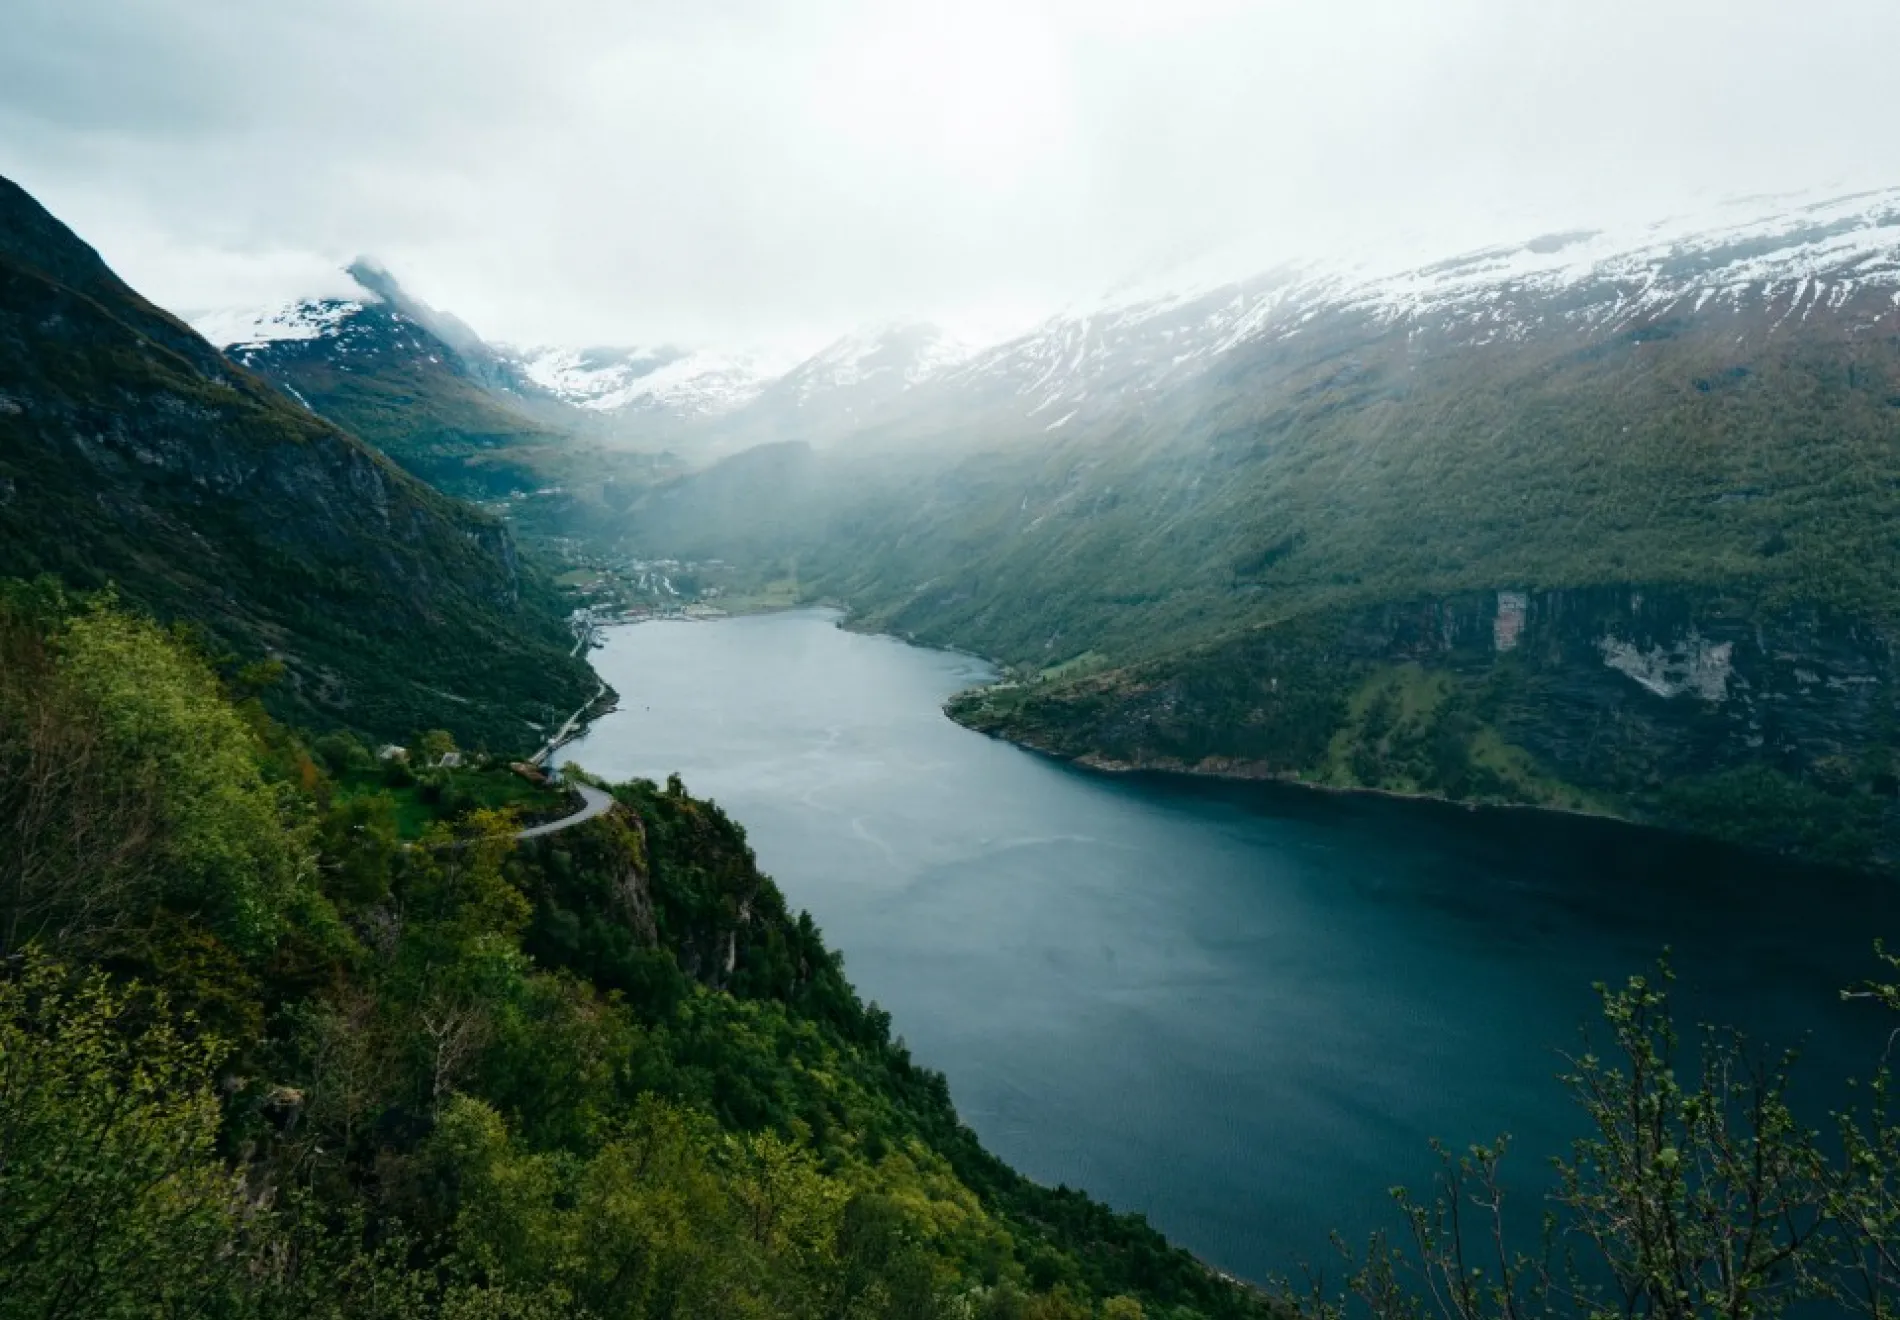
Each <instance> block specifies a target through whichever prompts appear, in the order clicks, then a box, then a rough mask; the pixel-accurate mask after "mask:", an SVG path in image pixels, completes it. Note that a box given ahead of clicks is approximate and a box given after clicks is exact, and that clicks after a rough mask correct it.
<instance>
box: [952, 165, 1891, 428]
mask: <svg viewBox="0 0 1900 1320" xmlns="http://www.w3.org/2000/svg"><path fill="white" fill-rule="evenodd" d="M1820 309H1826V310H1828V311H1830V312H1833V313H1843V312H1848V313H1851V314H1852V315H1856V316H1859V317H1862V318H1864V319H1866V320H1867V321H1868V323H1869V324H1872V323H1873V322H1874V321H1876V320H1877V321H1879V322H1881V323H1882V324H1893V323H1894V321H1895V319H1896V315H1897V313H1900V189H1889V190H1883V191H1879V192H1872V193H1862V194H1857V195H1855V196H1850V197H1844V198H1835V199H1829V200H1825V201H1802V202H1800V203H1797V204H1792V205H1790V204H1787V203H1782V204H1779V205H1777V204H1774V203H1772V202H1763V201H1760V200H1756V201H1753V202H1743V203H1736V204H1734V205H1732V206H1731V207H1729V208H1727V211H1726V213H1721V212H1718V213H1715V214H1712V215H1700V216H1692V217H1685V218H1680V219H1677V220H1674V221H1669V222H1663V223H1658V224H1653V225H1648V226H1644V227H1640V228H1636V229H1623V230H1602V231H1596V230H1592V231H1573V232H1568V233H1558V234H1550V235H1544V236H1541V237H1537V238H1533V239H1530V240H1528V241H1525V242H1522V243H1517V244H1510V245H1504V246H1498V247H1491V248H1487V249H1484V250H1481V251H1477V252H1472V253H1468V254H1465V255H1462V256H1458V257H1454V258H1452V259H1449V260H1444V261H1438V262H1434V263H1429V264H1424V265H1417V266H1411V267H1399V268H1396V269H1394V268H1389V267H1387V268H1381V267H1378V266H1368V265H1359V266H1354V265H1348V264H1341V263H1305V264H1288V265H1284V266H1281V267H1279V268H1277V269H1274V270H1271V271H1268V272H1266V273H1263V274H1260V275H1256V276H1254V277H1251V278H1247V279H1240V280H1233V281H1226V282H1222V281H1219V280H1211V281H1210V280H1193V279H1186V280H1183V281H1182V283H1181V285H1180V286H1179V287H1177V288H1174V289H1172V290H1170V289H1168V288H1167V286H1166V284H1165V282H1162V283H1159V284H1156V283H1150V284H1149V285H1148V286H1146V287H1144V288H1142V289H1140V290H1138V291H1135V292H1132V293H1128V294H1124V295H1122V296H1120V297H1118V298H1114V299H1109V300H1105V301H1104V302H1102V303H1101V304H1098V305H1096V306H1094V307H1091V308H1088V309H1086V310H1081V311H1075V312H1070V313H1065V314H1063V315H1059V316H1056V317H1053V318H1051V319H1050V320H1048V321H1046V322H1044V323H1043V324H1042V325H1041V326H1039V327H1037V328H1036V329H1034V330H1032V331H1031V332H1030V333H1028V334H1027V335H1024V336H1021V337H1019V338H1017V339H1015V340H1012V341H1010V342H1008V343H1005V344H1000V345H997V346H995V347H993V348H990V349H988V350H986V351H984V352H981V353H978V354H976V355H974V356H973V357H971V358H970V359H969V360H968V361H966V362H964V363H963V364H961V365H960V366H957V367H955V368H954V369H952V370H950V371H947V372H945V373H944V374H943V375H942V376H941V378H940V380H939V382H938V389H939V390H942V391H946V392H953V393H955V394H958V395H960V396H962V397H964V398H965V399H967V400H970V401H972V402H975V401H979V400H980V401H982V402H983V403H984V404H986V405H987V406H989V407H1000V408H1003V409H1005V410H1006V411H1008V412H1009V413H1011V414H1013V415H1014V416H1015V417H1016V418H1017V419H1018V422H1019V424H1033V425H1034V426H1035V427H1036V428H1038V429H1045V430H1055V429H1060V428H1061V427H1063V426H1066V425H1068V424H1069V423H1070V422H1071V421H1072V420H1073V419H1075V418H1076V417H1078V416H1087V415H1088V414H1090V413H1091V412H1098V411H1101V410H1104V409H1107V408H1110V407H1114V406H1117V405H1119V404H1123V403H1126V402H1127V401H1129V400H1130V399H1131V398H1134V397H1138V396H1140V395H1143V394H1150V393H1153V392H1156V391H1159V390H1162V389H1164V388H1166V387H1167V386H1169V385H1171V384H1177V383H1181V382H1184V381H1186V380H1189V379H1191V378H1193V377H1196V376H1198V375H1200V374H1202V373H1204V372H1207V371H1209V370H1211V369H1214V368H1215V367H1216V366H1218V365H1219V364H1221V363H1222V362H1224V361H1227V360H1230V358H1231V355H1233V354H1234V353H1235V352H1236V351H1237V350H1242V349H1246V348H1250V347H1252V348H1257V347H1260V346H1263V345H1270V344H1274V343H1285V342H1288V341H1292V340H1295V339H1297V338H1299V337H1302V336H1305V337H1309V338H1310V337H1316V336H1320V335H1327V334H1338V333H1340V332H1341V331H1342V330H1343V329H1344V328H1345V327H1347V326H1348V325H1350V326H1351V327H1352V328H1353V330H1354V331H1355V332H1356V333H1360V334H1366V335H1385V334H1391V333H1394V332H1399V333H1402V334H1403V335H1404V336H1406V337H1407V338H1408V339H1410V340H1412V341H1415V343H1416V345H1417V346H1418V347H1420V348H1421V349H1423V348H1425V347H1432V348H1440V349H1442V348H1448V347H1455V346H1465V347H1470V346H1479V345H1484V344H1491V343H1510V342H1523V341H1527V340H1530V339H1533V338H1535V337H1537V336H1538V335H1540V334H1543V333H1548V332H1564V333H1574V334H1583V335H1608V334H1615V333H1617V332H1619V331H1620V330H1627V329H1630V328H1633V327H1636V326H1638V325H1641V324H1648V323H1653V322H1659V321H1664V320H1668V319H1669V318H1676V317H1689V316H1695V315H1698V314H1709V315H1714V314H1718V313H1729V314H1742V313H1750V314H1761V313H1765V314H1766V315H1767V319H1768V328H1769V329H1774V328H1776V327H1788V326H1798V325H1799V324H1800V323H1801V322H1802V321H1803V320H1804V319H1805V318H1807V317H1809V316H1811V315H1813V314H1814V313H1815V312H1816V311H1817V310H1820Z"/></svg>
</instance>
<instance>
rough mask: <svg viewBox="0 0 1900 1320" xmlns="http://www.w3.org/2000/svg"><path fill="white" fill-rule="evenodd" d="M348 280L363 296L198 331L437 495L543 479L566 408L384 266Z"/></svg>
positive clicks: (206, 323)
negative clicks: (528, 385)
mask: <svg viewBox="0 0 1900 1320" xmlns="http://www.w3.org/2000/svg"><path fill="white" fill-rule="evenodd" d="M349 274H350V276H351V278H352V279H353V280H354V281H355V283H356V284H357V286H358V290H359V292H358V296H356V297H353V298H323V299H314V300H308V301H304V302H299V303H294V304H292V305H291V306H289V307H285V308H282V309H279V310H277V311H273V312H270V313H268V314H265V315H261V316H249V315H233V314H220V315H212V316H206V317H201V318H199V321H198V325H199V328H200V329H201V330H203V331H204V332H205V333H206V334H207V335H208V336H210V337H212V338H213V339H214V340H215V341H216V342H217V343H218V344H219V346H220V347H222V348H223V349H224V351H225V355H226V356H227V357H229V358H230V359H231V360H232V361H233V362H236V363H237V364H239V365H240V366H243V367H247V368H249V369H250V370H252V371H255V372H257V373H258V374H259V375H261V376H264V377H265V378H266V379H268V380H270V381H272V382H274V383H275V384H277V385H278V386H279V387H281V388H282V389H283V390H284V391H285V392H286V393H287V394H289V395H290V396H291V397H292V398H293V399H295V400H297V401H298V402H299V403H301V404H303V405H304V406H305V407H306V408H308V409H309V410H311V411H312V412H315V413H316V414H318V415H319V416H322V417H325V418H328V419H329V420H330V421H333V422H335V423H336V424H337V425H339V426H342V427H344V428H345V429H346V430H349V431H352V432H354V433H355V434H357V435H358V436H360V437H362V438H363V439H365V440H368V441H369V442H370V443H371V444H373V445H375V446H376V447H377V448H378V449H380V450H382V451H383V452H384V453H385V454H387V455H389V457H391V458H393V459H394V460H396V462H398V463H400V464H401V465H402V466H403V467H405V468H407V469H408V470H409V471H410V472H413V473H414V474H416V475H417V476H419V477H421V478H423V479H424V480H425V481H428V482H429V483H431V484H432V485H434V486H436V487H437V488H439V489H442V490H446V491H449V492H451V493H454V494H457V495H466V496H474V497H481V496H489V495H498V494H504V493H507V492H509V491H513V490H525V489H532V488H533V487H535V486H537V485H540V484H542V483H543V482H544V480H545V478H544V476H543V475H542V474H541V472H540V470H539V469H538V468H537V466H536V463H537V460H539V461H546V460H547V459H548V457H549V451H556V452H558V451H559V449H560V448H561V446H562V444H563V439H564V430H565V429H566V424H567V423H568V422H569V421H570V419H569V418H568V417H567V416H566V415H565V412H564V410H563V409H562V408H560V407H559V406H558V405H554V404H552V403H551V401H547V400H539V399H538V398H537V397H536V396H535V395H534V393H533V391H532V390H527V391H525V392H524V391H523V390H522V389H521V388H519V386H520V381H519V378H518V375H517V372H516V367H515V364H514V363H512V362H511V361H509V360H507V359H505V358H503V357H502V356H501V355H499V354H497V353H495V352H494V351H493V350H491V349H489V348H488V346H487V345H486V344H484V343H483V342H482V340H481V338H480V336H478V335H476V334H475V332H474V331H473V330H470V329H469V328H468V327H467V326H466V325H464V324H463V323H462V322H460V321H459V320H456V319H455V318H454V317H452V316H449V315H447V314H446V313H442V312H438V311H436V310H435V309H434V308H432V307H429V306H428V305H427V304H426V303H423V302H421V301H419V300H417V299H415V298H412V297H410V296H409V295H408V294H406V293H405V292H404V291H403V289H402V287H401V286H400V285H399V284H397V283H396V281H395V279H394V278H393V277H392V276H390V275H389V274H388V273H387V272H386V271H383V270H382V269H381V268H380V267H377V266H375V265H374V264H372V263H369V262H366V261H359V262H357V263H356V264H354V265H353V266H351V267H350V270H349ZM537 403H538V404H540V407H539V408H538V411H537Z"/></svg>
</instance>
